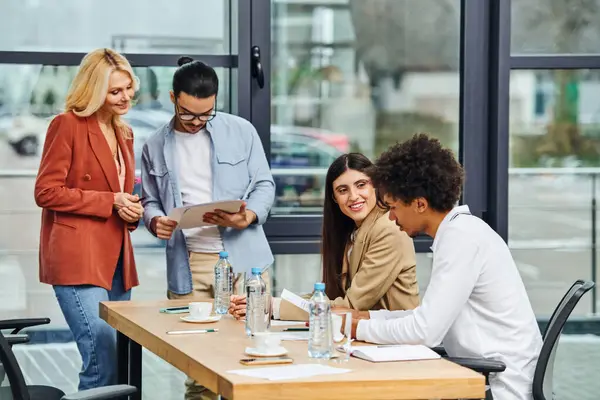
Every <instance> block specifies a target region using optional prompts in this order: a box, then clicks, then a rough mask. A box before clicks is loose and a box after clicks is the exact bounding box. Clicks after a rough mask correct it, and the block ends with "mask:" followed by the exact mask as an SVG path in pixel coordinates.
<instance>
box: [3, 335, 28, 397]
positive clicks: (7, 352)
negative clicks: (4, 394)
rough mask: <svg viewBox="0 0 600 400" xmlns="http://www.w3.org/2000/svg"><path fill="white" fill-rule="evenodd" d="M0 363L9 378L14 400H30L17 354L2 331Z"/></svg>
mask: <svg viewBox="0 0 600 400" xmlns="http://www.w3.org/2000/svg"><path fill="white" fill-rule="evenodd" d="M0 362H1V363H2V366H3V368H4V371H5V372H6V376H7V377H8V385H9V386H10V390H11V392H12V398H13V400H29V392H28V391H27V385H26V384H25V378H24V377H23V372H22V371H21V367H19V363H17V359H16V357H15V354H14V353H13V351H12V349H11V346H10V345H9V344H8V341H7V340H6V338H5V337H4V335H3V334H2V332H1V331H0Z"/></svg>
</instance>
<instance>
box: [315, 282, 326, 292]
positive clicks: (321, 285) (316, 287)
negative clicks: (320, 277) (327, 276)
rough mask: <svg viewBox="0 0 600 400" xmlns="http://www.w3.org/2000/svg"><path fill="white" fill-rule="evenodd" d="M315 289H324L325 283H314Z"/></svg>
mask: <svg viewBox="0 0 600 400" xmlns="http://www.w3.org/2000/svg"><path fill="white" fill-rule="evenodd" d="M315 290H325V284H324V283H323V282H317V283H315Z"/></svg>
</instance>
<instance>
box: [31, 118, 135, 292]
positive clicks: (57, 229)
mask: <svg viewBox="0 0 600 400" xmlns="http://www.w3.org/2000/svg"><path fill="white" fill-rule="evenodd" d="M117 139H118V141H119V146H120V147H121V151H122V153H123V159H124V160H125V168H126V177H125V185H124V190H123V191H124V192H128V193H131V192H132V191H133V182H134V174H135V171H134V163H135V161H134V158H133V139H129V140H125V139H123V138H122V137H121V135H117ZM120 191H121V188H120V187H119V177H118V175H117V167H116V165H115V161H114V159H113V157H112V154H111V151H110V147H109V146H108V142H107V141H106V139H105V138H104V136H103V134H102V131H101V130H100V126H99V125H98V121H97V119H96V117H95V116H91V117H87V118H80V117H77V116H76V115H75V114H73V113H72V112H67V113H63V114H59V115H57V116H56V117H55V118H54V119H53V120H52V122H51V123H50V126H49V127H48V133H47V135H46V141H45V143H44V151H43V153H42V160H41V163H40V168H39V171H38V175H37V179H36V182H35V202H36V203H37V205H38V206H39V207H42V208H43V210H42V228H41V234H40V254H39V257H40V281H41V282H43V283H48V284H50V285H94V286H100V287H103V288H105V289H107V290H110V289H111V286H112V279H113V275H114V272H115V269H116V267H117V262H118V260H119V255H120V254H121V251H122V252H123V280H124V283H125V290H129V289H131V288H132V287H133V286H137V285H138V284H139V282H138V277H137V272H136V268H135V260H134V256H133V247H132V245H131V238H130V236H129V230H133V229H135V227H136V226H137V224H135V225H133V224H128V223H126V222H125V221H123V220H122V219H121V218H120V217H119V216H118V215H117V212H116V211H115V210H114V209H113V201H114V195H113V194H114V193H117V192H120Z"/></svg>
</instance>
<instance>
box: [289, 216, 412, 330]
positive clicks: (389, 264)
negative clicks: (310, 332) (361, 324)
mask: <svg viewBox="0 0 600 400" xmlns="http://www.w3.org/2000/svg"><path fill="white" fill-rule="evenodd" d="M346 254H347V252H346ZM342 287H344V288H345V289H346V292H345V296H344V297H338V298H337V299H334V300H332V301H331V304H332V306H336V307H346V308H352V309H356V310H360V311H366V310H378V309H386V310H412V309H414V308H415V307H417V306H418V305H419V286H418V284H417V275H416V256H415V247H414V243H413V241H412V239H411V238H410V237H409V236H408V235H407V234H406V233H404V232H402V231H400V229H399V228H398V227H397V226H396V224H395V223H394V222H392V221H390V219H389V215H388V212H386V211H385V210H383V209H381V208H379V207H375V209H374V210H373V211H371V213H370V214H369V215H368V216H367V218H366V219H365V220H364V221H363V223H362V224H361V226H360V228H358V230H357V232H356V235H355V240H354V245H353V249H352V252H351V254H350V258H349V259H348V258H347V257H345V258H344V265H343V267H342ZM279 318H280V319H282V320H296V321H306V320H308V314H307V313H306V312H305V311H303V310H301V309H299V308H298V307H296V306H294V305H293V304H291V303H289V302H287V301H285V300H283V299H282V300H281V302H280V308H279Z"/></svg>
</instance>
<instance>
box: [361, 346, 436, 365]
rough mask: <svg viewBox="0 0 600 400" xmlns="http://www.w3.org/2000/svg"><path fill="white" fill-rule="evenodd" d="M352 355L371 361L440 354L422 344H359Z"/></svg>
mask: <svg viewBox="0 0 600 400" xmlns="http://www.w3.org/2000/svg"><path fill="white" fill-rule="evenodd" d="M352 356H354V357H357V358H362V359H364V360H367V361H371V362H385V361H412V360H432V359H437V358H440V355H439V354H438V353H436V352H435V351H433V350H431V349H430V348H429V347H426V346H422V345H410V344H398V345H392V346H386V345H382V346H357V347H354V348H353V351H352Z"/></svg>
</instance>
